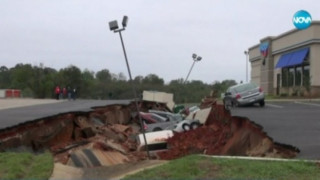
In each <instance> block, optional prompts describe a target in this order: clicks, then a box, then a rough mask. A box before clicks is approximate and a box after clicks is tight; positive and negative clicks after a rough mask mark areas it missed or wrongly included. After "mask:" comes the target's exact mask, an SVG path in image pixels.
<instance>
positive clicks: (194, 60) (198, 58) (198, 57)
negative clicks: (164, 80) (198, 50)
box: [184, 53, 202, 84]
mask: <svg viewBox="0 0 320 180" xmlns="http://www.w3.org/2000/svg"><path fill="white" fill-rule="evenodd" d="M192 58H193V63H192V65H191V68H190V70H189V73H188V75H187V77H186V79H185V80H184V84H185V83H187V80H188V77H189V75H190V73H191V71H192V68H193V66H194V64H195V63H196V62H198V61H201V59H202V57H201V56H197V54H195V53H193V54H192Z"/></svg>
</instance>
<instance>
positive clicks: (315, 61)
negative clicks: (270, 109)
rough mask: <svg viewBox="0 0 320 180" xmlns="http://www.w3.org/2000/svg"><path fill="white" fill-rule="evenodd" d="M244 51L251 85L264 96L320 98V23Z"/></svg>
mask: <svg viewBox="0 0 320 180" xmlns="http://www.w3.org/2000/svg"><path fill="white" fill-rule="evenodd" d="M248 50H249V51H248V52H249V61H250V63H251V81H252V82H255V83H256V84H259V85H260V86H261V87H262V88H263V90H264V91H265V93H266V94H269V95H280V96H287V95H288V96H309V95H310V96H319V95H320V21H313V22H312V23H311V25H310V27H309V28H307V29H305V30H298V29H293V30H291V31H288V32H285V33H283V34H280V35H279V36H271V37H266V38H263V39H261V40H260V43H259V44H257V45H255V46H252V47H250V48H249V49H248Z"/></svg>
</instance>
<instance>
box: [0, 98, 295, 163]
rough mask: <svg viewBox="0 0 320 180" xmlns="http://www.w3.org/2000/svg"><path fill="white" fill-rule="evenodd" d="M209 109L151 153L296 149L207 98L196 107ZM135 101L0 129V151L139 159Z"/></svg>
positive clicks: (66, 158) (81, 159) (65, 158)
mask: <svg viewBox="0 0 320 180" xmlns="http://www.w3.org/2000/svg"><path fill="white" fill-rule="evenodd" d="M139 106H140V108H141V109H142V110H143V111H147V110H148V109H158V110H166V111H168V109H167V108H166V107H165V106H164V105H163V104H157V103H152V102H141V103H139ZM207 107H212V108H211V112H210V114H209V117H208V119H207V120H206V123H205V124H204V125H203V126H201V127H199V128H197V129H195V130H190V131H188V132H183V133H177V134H175V135H174V136H173V137H172V138H170V139H168V146H169V149H168V150H167V151H162V152H159V153H158V154H157V155H158V156H155V157H152V158H160V159H165V160H169V159H174V158H178V157H182V156H185V155H188V154H211V155H243V156H259V157H283V158H292V157H295V156H296V154H297V153H298V152H299V150H298V149H296V148H294V147H292V146H289V145H281V144H277V143H275V142H273V140H272V139H271V138H270V137H268V136H267V135H266V133H265V132H263V130H262V127H261V126H259V125H257V124H255V123H253V122H251V121H250V120H249V119H247V118H245V117H232V116H231V115H230V113H229V112H228V111H227V110H225V109H224V107H223V106H222V105H219V104H217V103H216V101H215V99H214V98H212V97H207V98H205V99H203V101H202V104H201V106H200V108H207ZM136 114H137V113H136V109H135V106H134V103H132V104H130V105H110V106H106V107H101V108H96V109H94V110H93V111H92V112H89V113H68V114H63V115H57V116H55V117H50V118H44V119H41V120H37V121H32V122H27V123H24V124H22V125H18V126H16V127H12V128H10V129H5V130H0V140H1V141H0V142H1V143H0V151H6V150H10V149H17V148H21V147H28V148H29V149H32V150H33V151H39V150H42V149H49V150H50V151H51V152H52V153H53V154H54V157H55V162H60V163H62V164H68V165H72V166H75V167H96V166H102V165H108V166H112V165H116V164H122V163H127V162H139V161H141V160H145V159H147V156H146V152H143V151H142V152H140V151H138V150H137V147H138V144H137V142H136V135H137V134H139V133H140V125H139V123H138V122H139V121H138V120H137V119H136V118H135V115H136Z"/></svg>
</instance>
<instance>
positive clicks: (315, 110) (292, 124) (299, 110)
mask: <svg viewBox="0 0 320 180" xmlns="http://www.w3.org/2000/svg"><path fill="white" fill-rule="evenodd" d="M231 113H232V115H233V116H246V117H248V118H249V119H250V120H251V121H254V122H255V123H257V124H260V125H261V126H263V128H264V131H265V132H266V133H267V134H268V135H269V136H270V137H271V138H273V140H274V141H275V142H279V143H282V144H288V145H292V146H295V147H297V148H299V149H300V151H301V152H300V154H299V155H298V157H297V158H302V159H314V160H320V102H319V101H290V102H267V103H266V106H265V107H263V108H261V107H259V106H251V107H239V108H232V109H231Z"/></svg>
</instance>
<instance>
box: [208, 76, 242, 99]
mask: <svg viewBox="0 0 320 180" xmlns="http://www.w3.org/2000/svg"><path fill="white" fill-rule="evenodd" d="M236 84H237V82H236V81H235V80H229V79H227V80H223V81H222V82H221V83H220V82H219V81H215V82H214V83H213V85H212V89H213V90H214V91H215V92H216V93H217V94H218V95H219V94H221V93H224V92H226V90H227V89H228V88H229V87H231V86H233V85H236Z"/></svg>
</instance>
